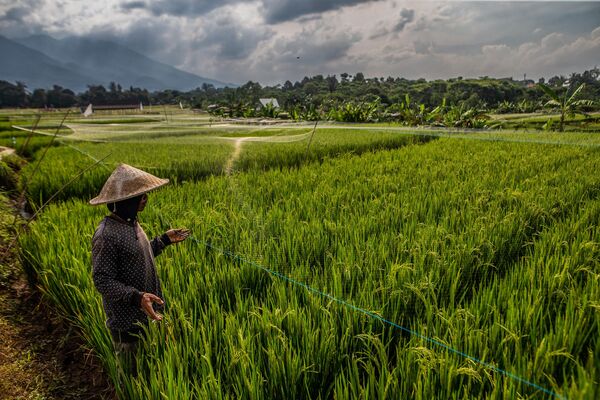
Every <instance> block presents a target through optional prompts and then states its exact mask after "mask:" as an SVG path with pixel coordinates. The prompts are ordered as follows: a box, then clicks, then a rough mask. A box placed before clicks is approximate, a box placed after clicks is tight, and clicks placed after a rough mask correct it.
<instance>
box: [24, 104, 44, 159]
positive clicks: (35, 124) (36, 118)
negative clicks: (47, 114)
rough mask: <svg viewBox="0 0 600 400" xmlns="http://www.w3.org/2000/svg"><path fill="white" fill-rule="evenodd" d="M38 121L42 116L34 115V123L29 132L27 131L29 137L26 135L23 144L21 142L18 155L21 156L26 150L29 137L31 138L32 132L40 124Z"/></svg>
mask: <svg viewBox="0 0 600 400" xmlns="http://www.w3.org/2000/svg"><path fill="white" fill-rule="evenodd" d="M40 119H42V114H36V116H35V122H34V123H33V126H32V127H31V130H30V131H29V135H27V139H25V142H23V144H21V147H20V148H19V150H18V153H19V154H23V152H24V151H25V149H26V148H27V145H28V144H29V141H30V140H31V136H33V133H34V131H35V130H36V129H37V127H38V124H39V123H40Z"/></svg>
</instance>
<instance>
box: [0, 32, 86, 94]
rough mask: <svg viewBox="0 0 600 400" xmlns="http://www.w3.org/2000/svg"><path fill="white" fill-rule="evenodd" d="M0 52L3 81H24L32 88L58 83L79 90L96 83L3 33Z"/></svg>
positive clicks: (0, 70)
mask: <svg viewBox="0 0 600 400" xmlns="http://www.w3.org/2000/svg"><path fill="white" fill-rule="evenodd" d="M0 54H2V62H0V80H5V81H9V82H16V81H19V82H23V83H25V84H26V85H27V87H28V88H29V89H34V88H38V87H43V88H47V87H51V86H52V85H53V84H56V85H60V86H63V87H68V88H72V89H74V90H79V89H85V87H86V85H87V84H88V83H95V82H96V81H95V80H94V79H93V78H91V77H89V76H85V75H83V74H80V73H79V72H75V71H73V70H71V69H69V68H67V67H65V65H64V64H62V63H61V62H59V61H57V60H55V59H53V58H51V57H48V56H47V55H45V54H43V53H41V52H39V51H37V50H33V49H30V48H29V47H26V46H24V45H22V44H20V43H17V42H14V41H12V40H9V39H7V38H5V37H3V36H0Z"/></svg>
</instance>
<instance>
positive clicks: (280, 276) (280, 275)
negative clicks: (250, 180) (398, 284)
mask: <svg viewBox="0 0 600 400" xmlns="http://www.w3.org/2000/svg"><path fill="white" fill-rule="evenodd" d="M190 240H192V241H193V242H194V243H196V244H198V245H202V246H205V247H207V248H208V249H210V250H213V251H216V252H219V253H221V254H223V255H224V256H226V257H228V258H230V259H232V260H234V261H237V262H240V263H243V264H248V265H250V266H252V267H254V268H257V269H260V270H262V271H264V272H266V273H268V274H269V275H271V276H274V277H276V278H278V279H281V280H282V281H284V282H287V283H289V284H291V285H294V286H297V287H300V288H303V289H305V290H307V291H309V292H311V293H313V294H315V295H317V296H320V297H322V298H326V299H329V300H331V301H333V302H335V303H337V304H339V305H341V306H343V307H346V308H347V309H349V310H351V311H353V312H357V313H361V314H364V315H366V316H367V317H369V318H372V319H375V320H378V321H380V322H382V323H384V324H386V325H389V326H391V327H393V328H395V329H399V330H401V331H403V332H405V333H407V334H409V335H411V336H414V337H416V338H419V339H421V340H424V341H425V342H427V343H429V344H432V345H434V346H437V347H440V348H442V349H444V350H446V351H448V352H450V353H453V354H456V355H458V356H460V357H462V358H465V359H467V360H470V361H473V362H474V363H476V364H479V365H481V366H482V367H484V368H487V369H489V370H492V371H494V372H497V373H499V374H501V375H504V376H506V377H508V378H510V379H512V380H514V381H517V382H519V383H522V384H524V385H527V386H529V387H531V388H533V389H536V390H539V391H541V392H543V393H545V394H547V395H550V396H552V397H555V398H557V399H566V397H564V396H562V395H559V394H558V393H556V392H554V391H552V390H550V389H547V388H545V387H543V386H541V385H538V384H537V383H534V382H531V381H529V380H527V379H525V378H523V377H521V376H519V375H516V374H513V373H511V372H508V371H506V370H505V369H502V368H499V367H497V366H495V365H492V364H490V363H488V362H485V361H483V360H481V359H479V358H477V357H473V356H471V355H469V354H467V353H464V352H462V351H460V350H458V349H455V348H453V347H451V346H449V345H447V344H445V343H443V342H441V341H439V340H436V339H433V338H431V337H429V336H425V335H423V334H421V333H419V332H417V331H415V330H412V329H409V328H406V327H404V326H402V325H399V324H397V323H395V322H393V321H390V320H388V319H385V318H384V317H382V316H381V315H378V314H376V313H374V312H372V311H369V310H366V309H364V308H361V307H359V306H356V305H354V304H352V303H349V302H347V301H345V300H342V299H339V298H337V297H335V296H332V295H331V294H329V293H325V292H323V291H321V290H319V289H316V288H314V287H312V286H310V285H308V284H306V283H304V282H301V281H299V280H296V279H294V278H291V277H289V276H287V275H285V274H283V273H281V272H278V271H275V270H273V269H271V268H268V267H265V266H264V265H261V264H259V263H257V262H255V261H252V260H250V259H248V258H246V257H244V256H241V255H239V254H236V253H233V252H231V251H229V250H225V249H222V248H220V247H217V246H215V245H213V244H211V243H208V242H205V241H202V240H198V239H196V238H195V237H194V236H190Z"/></svg>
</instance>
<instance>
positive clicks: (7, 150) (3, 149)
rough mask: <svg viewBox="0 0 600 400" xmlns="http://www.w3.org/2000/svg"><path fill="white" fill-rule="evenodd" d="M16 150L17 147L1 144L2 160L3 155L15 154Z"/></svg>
mask: <svg viewBox="0 0 600 400" xmlns="http://www.w3.org/2000/svg"><path fill="white" fill-rule="evenodd" d="M14 152H15V149H11V148H10V147H4V146H0V160H2V157H4V156H7V155H9V154H13V153H14Z"/></svg>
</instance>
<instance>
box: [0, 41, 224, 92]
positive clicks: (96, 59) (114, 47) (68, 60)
mask: <svg viewBox="0 0 600 400" xmlns="http://www.w3.org/2000/svg"><path fill="white" fill-rule="evenodd" d="M5 40H8V39H5ZM14 42H16V44H18V45H21V46H25V47H27V48H29V49H31V50H34V51H37V52H38V53H42V55H44V56H46V60H47V62H49V61H54V63H53V65H54V66H55V67H61V68H63V69H64V70H68V71H70V74H71V76H72V77H73V81H76V82H82V83H80V84H78V85H76V86H72V85H67V84H65V85H64V86H65V87H69V88H71V89H73V90H75V91H82V90H85V89H86V87H87V85H88V84H104V85H108V84H109V83H110V82H116V83H119V84H120V85H121V86H123V87H129V86H134V87H142V88H146V89H148V90H164V89H174V90H184V91H186V90H191V89H194V88H196V87H199V86H202V84H203V83H207V84H212V85H214V86H215V87H223V86H232V85H231V84H225V83H224V82H220V81H217V80H213V79H208V78H204V77H201V76H198V75H194V74H191V73H189V72H185V71H181V70H179V69H177V68H175V67H173V66H171V65H167V64H164V63H161V62H158V61H155V60H153V59H151V58H148V57H146V56H144V55H142V54H140V53H138V52H136V51H133V50H131V49H129V48H127V47H125V46H123V45H120V44H118V43H115V42H111V41H108V40H101V39H95V38H88V37H67V38H65V39H60V40H57V39H54V38H52V37H50V36H47V35H35V36H29V37H27V38H22V39H16V40H14ZM2 54H4V53H2ZM3 58H4V57H3ZM17 59H18V60H22V59H26V57H17ZM2 64H4V61H3V63H2ZM11 64H12V66H13V67H14V68H16V70H19V69H20V67H19V63H18V62H11ZM3 67H4V65H3ZM2 72H4V71H2ZM13 75H14V74H13ZM22 75H25V74H24V73H23V74H21V76H22ZM5 76H6V74H2V75H1V76H0V79H4V80H7V79H6V78H4V77H5ZM43 76H44V79H41V78H40V77H38V76H37V74H35V73H34V74H31V75H28V78H29V79H21V80H23V81H25V82H26V83H27V85H28V87H30V88H32V87H48V86H51V85H52V84H54V83H55V81H54V80H53V79H52V78H53V77H54V76H57V75H53V74H48V73H46V74H45V75H43ZM57 77H58V76H57ZM82 78H83V79H82ZM32 81H36V82H40V81H41V82H46V84H44V85H39V84H38V85H34V84H31V83H30V82H32ZM61 86H63V85H62V84H61Z"/></svg>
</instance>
